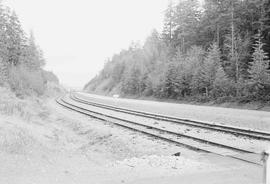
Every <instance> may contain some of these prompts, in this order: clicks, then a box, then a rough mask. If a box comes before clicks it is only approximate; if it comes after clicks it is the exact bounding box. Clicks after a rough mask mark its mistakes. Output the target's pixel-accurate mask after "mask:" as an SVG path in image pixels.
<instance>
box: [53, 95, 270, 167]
mask: <svg viewBox="0 0 270 184" xmlns="http://www.w3.org/2000/svg"><path fill="white" fill-rule="evenodd" d="M70 98H71V99H72V100H74V101H76V102H79V103H83V104H87V105H93V106H96V107H99V108H106V109H110V110H115V111H118V112H124V113H129V114H133V115H134V114H135V115H138V116H143V117H147V118H154V119H158V120H163V121H164V120H165V121H170V120H172V121H170V122H174V123H178V122H179V118H174V117H169V118H168V117H167V116H164V115H157V114H152V113H145V112H140V111H134V110H128V109H124V108H118V107H113V106H108V105H105V104H99V103H92V102H89V101H86V100H82V99H79V98H78V97H76V96H71V97H70ZM56 101H57V103H58V104H60V105H62V106H64V107H66V108H68V109H70V110H73V111H77V112H79V113H82V114H85V115H87V116H91V117H93V118H96V119H99V120H102V121H106V122H111V123H113V124H115V125H118V126H121V127H124V128H128V129H131V130H133V131H137V132H141V133H144V134H147V135H149V136H152V137H155V138H158V139H161V140H164V141H167V142H171V143H174V144H178V145H180V146H183V147H186V148H189V149H192V150H196V151H202V152H208V153H214V154H218V155H222V156H227V157H231V158H234V159H238V160H242V161H245V162H249V163H253V164H257V165H261V162H260V157H261V156H260V153H256V152H253V151H249V150H245V149H241V148H237V147H233V146H228V145H224V144H220V143H216V142H212V141H208V140H204V139H200V138H196V137H192V136H189V135H185V134H180V133H177V132H173V131H168V130H166V129H160V128H157V127H153V126H149V125H145V124H142V123H138V122H135V121H130V120H126V119H123V118H119V117H114V116H111V115H108V114H104V113H101V112H97V111H93V110H89V108H83V107H81V106H78V105H74V103H70V102H69V101H67V100H66V99H64V98H59V99H57V100H56ZM182 121H183V120H182V119H181V122H182ZM184 123H185V122H184ZM188 124H189V123H188ZM190 126H195V127H201V128H205V127H202V126H203V125H202V124H199V125H198V126H196V124H195V122H192V123H191V125H190ZM220 126H221V127H222V128H224V127H225V126H223V125H220ZM206 127H207V128H213V129H212V130H217V131H224V130H226V129H225V128H224V129H223V130H222V129H221V127H219V125H216V126H214V127H211V126H208V124H207V126H206ZM217 127H218V128H217ZM231 128H232V127H229V128H228V129H229V133H232V134H237V135H242V136H248V134H249V133H251V130H245V129H241V130H242V131H240V134H238V132H237V130H236V129H235V128H234V127H233V129H231ZM244 131H246V132H244ZM259 133H260V132H255V134H251V136H252V137H253V138H256V139H266V140H268V139H267V137H266V136H267V134H266V133H265V132H263V134H259Z"/></svg>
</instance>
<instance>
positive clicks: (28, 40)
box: [0, 1, 58, 96]
mask: <svg viewBox="0 0 270 184" xmlns="http://www.w3.org/2000/svg"><path fill="white" fill-rule="evenodd" d="M44 65H45V59H44V57H43V53H42V50H41V49H40V48H39V47H38V46H37V44H36V43H35V39H34V35H33V33H32V32H31V33H29V34H26V33H25V32H24V30H23V29H22V26H21V23H20V21H19V19H18V16H17V15H16V13H15V12H14V11H11V10H10V8H9V7H6V6H4V5H3V4H2V3H1V1H0V86H4V87H6V88H10V89H11V90H12V91H13V92H15V94H16V95H17V96H25V95H42V94H43V93H44V92H45V90H46V88H47V86H48V84H49V83H55V84H58V78H57V77H56V76H55V75H54V74H53V73H52V72H48V71H45V70H43V69H42V68H43V66H44Z"/></svg>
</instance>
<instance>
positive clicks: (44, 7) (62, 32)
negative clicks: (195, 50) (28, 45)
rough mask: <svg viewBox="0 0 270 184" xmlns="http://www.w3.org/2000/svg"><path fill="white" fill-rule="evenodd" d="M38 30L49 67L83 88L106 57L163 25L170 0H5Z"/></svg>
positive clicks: (68, 82)
mask: <svg viewBox="0 0 270 184" xmlns="http://www.w3.org/2000/svg"><path fill="white" fill-rule="evenodd" d="M3 2H4V3H5V4H7V5H9V6H10V7H11V8H12V9H15V11H16V12H17V14H18V15H19V18H20V20H21V22H22V24H23V27H24V29H25V30H26V31H28V30H30V29H32V30H33V31H34V34H35V37H36V41H37V43H38V44H39V45H40V46H41V48H42V49H43V51H44V54H45V57H46V60H47V65H46V67H45V68H46V69H47V70H50V71H53V72H54V73H55V74H56V75H57V76H58V77H59V79H60V81H61V83H63V84H65V85H68V86H72V87H82V86H83V85H84V84H86V83H87V82H88V81H89V80H90V79H91V78H92V77H94V76H95V75H96V74H97V73H98V72H99V71H100V70H101V69H102V67H103V65H104V61H105V60H106V58H108V57H111V56H112V55H113V54H114V53H117V52H119V51H120V50H121V49H125V48H127V47H128V46H129V44H130V43H131V42H132V41H140V42H141V43H143V41H144V40H145V38H146V37H147V36H148V35H149V34H150V33H151V31H152V30H153V29H154V28H156V29H157V30H159V31H160V30H161V29H162V22H163V12H164V10H165V8H166V6H167V4H168V0H23V1H22V0H4V1H3Z"/></svg>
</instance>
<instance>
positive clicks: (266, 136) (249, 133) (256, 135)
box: [70, 94, 270, 141]
mask: <svg viewBox="0 0 270 184" xmlns="http://www.w3.org/2000/svg"><path fill="white" fill-rule="evenodd" d="M70 98H71V99H72V100H74V101H77V102H80V103H84V104H87V105H91V106H95V107H100V108H104V109H109V110H113V111H116V112H123V113H127V114H132V115H136V116H141V117H147V118H152V119H156V120H162V121H168V122H171V123H177V124H183V125H188V126H191V127H198V128H203V129H209V130H214V131H219V132H225V133H230V134H233V135H237V136H245V137H248V138H253V139H261V140H268V141H270V132H263V131H259V130H251V129H244V128H240V127H234V126H228V125H221V124H210V123H205V122H201V121H194V120H188V119H182V118H178V117H172V116H165V115H161V114H154V113H150V112H142V111H137V110H131V109H127V108H120V107H116V106H112V105H106V104H101V103H96V102H90V101H86V100H84V99H81V98H79V97H77V96H76V95H75V94H71V95H70Z"/></svg>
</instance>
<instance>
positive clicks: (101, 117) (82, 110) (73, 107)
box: [56, 98, 261, 165]
mask: <svg viewBox="0 0 270 184" xmlns="http://www.w3.org/2000/svg"><path fill="white" fill-rule="evenodd" d="M56 102H57V103H58V104H60V105H62V106H64V107H66V108H68V109H70V110H73V111H77V112H79V113H82V114H85V115H87V116H91V117H93V118H96V119H99V120H102V121H106V122H108V121H109V122H111V123H113V124H116V125H118V126H121V127H124V128H128V129H131V130H133V131H137V132H141V133H144V134H147V135H150V136H152V137H155V138H158V139H161V140H165V141H167V142H171V143H175V144H178V145H181V146H183V147H186V148H188V149H191V150H196V151H203V152H208V153H214V154H217V155H221V156H227V157H231V158H234V159H238V160H242V161H245V162H249V163H253V164H257V165H261V163H257V162H254V161H250V160H247V159H245V158H240V157H238V156H233V155H224V154H220V153H217V152H213V151H209V150H207V149H204V148H198V147H196V146H192V145H189V144H185V143H181V142H179V141H175V140H172V139H169V138H166V137H164V136H160V135H157V134H153V133H151V132H149V131H145V130H141V129H138V128H134V127H132V126H127V125H123V124H121V123H117V122H115V120H116V121H122V122H125V123H128V124H129V125H136V126H141V127H144V128H146V129H151V130H155V131H158V132H163V133H167V134H170V135H174V136H177V137H184V138H187V139H190V140H193V141H197V142H200V143H203V144H206V145H212V146H215V147H220V148H223V149H228V150H233V151H236V152H239V153H245V154H247V153H248V154H254V155H258V153H255V152H252V151H248V150H244V149H240V148H235V147H232V146H227V145H223V144H219V143H215V142H211V141H207V140H204V139H200V138H195V137H192V136H188V135H184V134H180V133H176V132H172V131H167V130H164V129H159V128H156V127H152V126H148V125H144V124H140V123H137V122H133V121H129V120H125V119H121V118H117V117H113V116H110V115H106V114H102V113H99V112H95V111H91V110H89V109H86V108H83V107H79V106H77V105H74V104H71V103H69V102H67V101H65V100H63V99H62V98H60V100H59V99H58V100H56ZM90 113H91V114H90ZM104 117H105V118H104ZM106 118H110V119H113V120H108V119H106Z"/></svg>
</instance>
